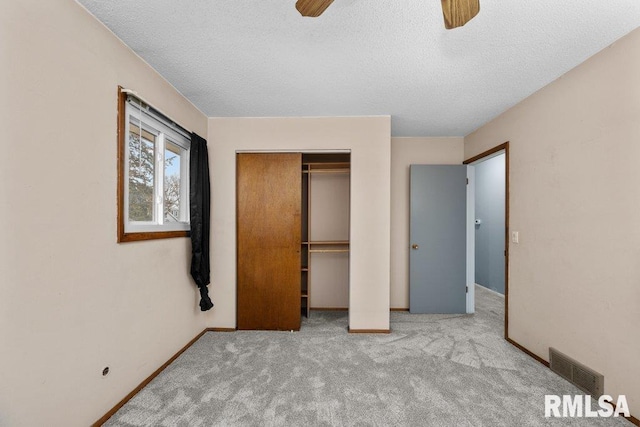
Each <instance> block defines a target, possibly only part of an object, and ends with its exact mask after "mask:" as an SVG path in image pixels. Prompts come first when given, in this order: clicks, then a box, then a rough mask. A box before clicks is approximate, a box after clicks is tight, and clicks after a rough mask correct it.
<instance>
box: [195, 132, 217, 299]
mask: <svg viewBox="0 0 640 427" xmlns="http://www.w3.org/2000/svg"><path fill="white" fill-rule="evenodd" d="M190 151H191V157H190V161H189V183H190V188H189V205H190V206H189V207H190V210H191V276H192V277H193V280H195V282H196V285H197V286H198V288H199V289H200V310H202V311H207V310H209V309H211V307H213V303H212V302H211V299H210V298H209V291H208V289H207V285H208V284H209V282H210V265H209V229H210V208H211V205H210V203H211V188H210V183H209V154H208V151H207V141H206V140H205V139H204V138H201V137H199V136H198V135H196V134H195V133H192V134H191V149H190Z"/></svg>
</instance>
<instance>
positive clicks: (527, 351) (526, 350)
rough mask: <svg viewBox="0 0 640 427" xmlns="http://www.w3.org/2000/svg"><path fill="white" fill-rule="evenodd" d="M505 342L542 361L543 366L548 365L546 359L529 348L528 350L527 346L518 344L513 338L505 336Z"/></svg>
mask: <svg viewBox="0 0 640 427" xmlns="http://www.w3.org/2000/svg"><path fill="white" fill-rule="evenodd" d="M506 340H507V342H508V343H509V344H511V345H512V346H514V347H515V348H517V349H518V350H520V351H521V352H523V353H525V354H527V355H529V356H531V357H533V358H534V359H536V360H537V361H538V362H540V363H542V364H543V365H544V366H546V367H547V368H548V367H549V362H547V361H546V360H544V359H543V358H542V357H540V356H538V355H537V354H535V353H534V352H532V351H531V350H529V349H528V348H525V347H523V346H521V345H520V344H518V343H517V342H515V341H514V340H512V339H511V338H506Z"/></svg>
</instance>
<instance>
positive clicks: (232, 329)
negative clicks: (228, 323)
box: [204, 328, 237, 332]
mask: <svg viewBox="0 0 640 427" xmlns="http://www.w3.org/2000/svg"><path fill="white" fill-rule="evenodd" d="M204 331H205V332H235V331H237V329H236V328H207V329H205V330H204Z"/></svg>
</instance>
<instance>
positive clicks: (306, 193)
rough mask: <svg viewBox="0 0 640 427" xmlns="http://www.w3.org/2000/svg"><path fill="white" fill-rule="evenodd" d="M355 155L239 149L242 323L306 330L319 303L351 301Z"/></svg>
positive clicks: (340, 306)
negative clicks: (351, 165)
mask: <svg viewBox="0 0 640 427" xmlns="http://www.w3.org/2000/svg"><path fill="white" fill-rule="evenodd" d="M349 157H350V156H349V154H348V153H332V154H326V153H305V154H302V153H239V154H237V164H236V171H237V177H236V208H237V326H238V329H258V330H299V329H300V324H301V316H307V317H308V316H309V315H310V309H311V308H321V309H346V308H347V307H348V305H349V304H348V292H349V291H348V290H349V287H348V286H349V285H348V284H349V272H348V267H349V183H350V179H349V176H350V173H349V170H350V169H349Z"/></svg>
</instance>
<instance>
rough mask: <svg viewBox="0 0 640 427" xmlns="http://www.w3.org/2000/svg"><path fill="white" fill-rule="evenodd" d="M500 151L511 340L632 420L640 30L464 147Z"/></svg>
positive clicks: (639, 294) (637, 313) (639, 250)
mask: <svg viewBox="0 0 640 427" xmlns="http://www.w3.org/2000/svg"><path fill="white" fill-rule="evenodd" d="M505 141H509V167H510V175H509V179H510V199H509V202H510V229H511V231H519V233H520V244H517V245H516V244H513V243H511V244H510V245H509V263H510V270H509V336H510V337H511V338H512V339H513V340H515V341H516V342H518V343H519V344H521V345H523V346H524V347H526V348H528V349H529V350H531V351H532V352H534V353H535V354H537V355H538V356H540V357H542V358H543V359H547V358H548V348H549V347H555V348H557V349H558V350H560V351H562V352H564V353H566V354H568V355H569V356H572V357H574V358H576V359H578V360H579V361H581V362H582V363H584V364H586V365H587V366H590V367H591V368H593V369H595V370H596V371H599V372H601V373H602V374H604V376H605V392H606V393H607V394H612V395H614V396H615V395H618V394H625V395H626V396H627V399H628V402H629V405H630V407H631V412H632V414H633V415H635V416H636V417H638V416H639V415H640V381H638V379H639V378H640V362H639V357H640V340H638V325H639V324H640V262H639V260H640V191H639V190H638V185H639V183H640V167H638V159H640V29H637V30H635V31H633V32H631V33H630V34H628V35H627V36H625V37H624V38H622V39H620V40H618V41H617V42H616V43H615V44H613V45H612V46H610V47H609V48H606V49H604V50H603V51H601V52H600V53H598V54H597V55H595V56H593V57H592V58H590V59H589V60H587V61H586V62H584V63H583V64H581V65H580V66H578V67H576V68H575V69H573V70H572V71H570V72H568V73H567V74H566V75H564V76H563V77H561V78H560V79H558V80H557V81H555V82H553V83H551V84H550V85H548V86H547V87H545V88H543V89H541V90H540V91H538V92H537V93H535V94H534V95H532V96H531V97H529V98H527V99H526V100H524V101H522V102H521V103H519V104H518V105H516V106H515V107H513V108H512V109H510V110H508V111H507V112H505V113H504V114H502V115H501V116H499V117H498V118H496V119H495V120H493V121H492V122H490V123H488V124H486V125H485V126H483V127H482V128H480V129H478V130H477V131H475V132H474V133H472V134H470V135H468V136H467V137H466V138H465V158H470V157H472V156H474V155H477V154H479V153H481V152H483V151H485V150H487V149H489V148H491V147H494V146H496V145H499V144H501V143H503V142H505Z"/></svg>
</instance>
